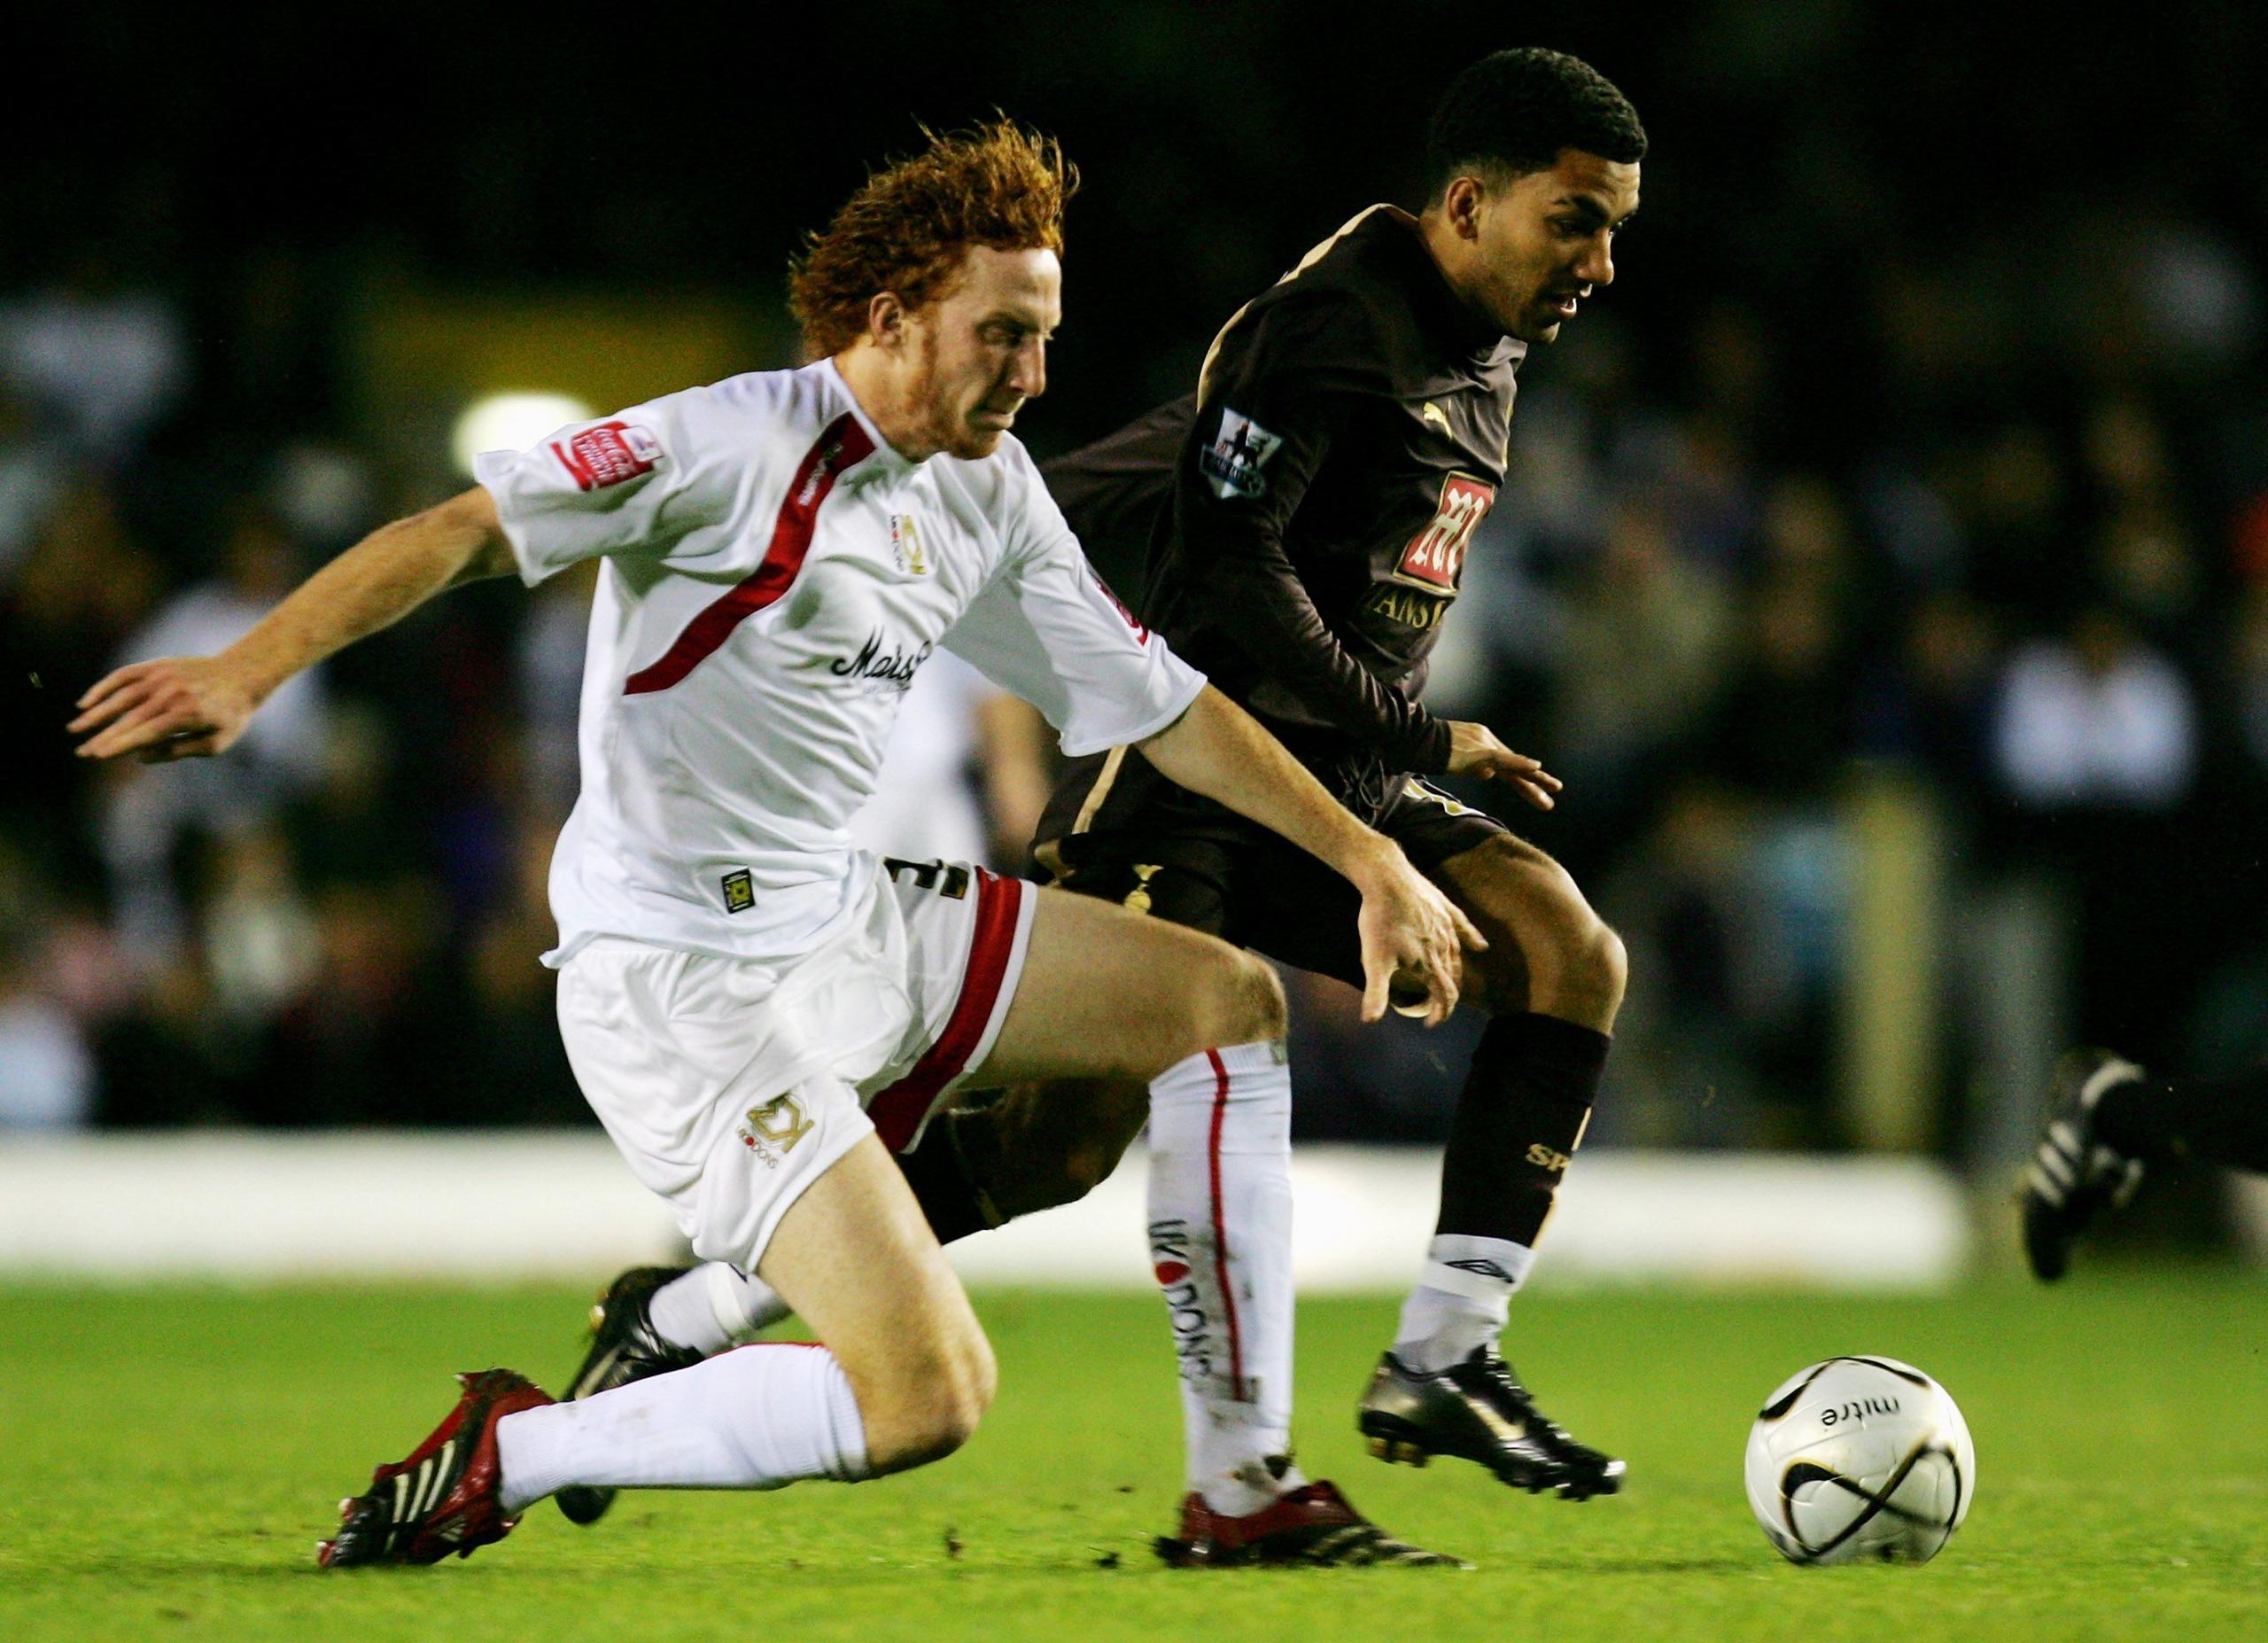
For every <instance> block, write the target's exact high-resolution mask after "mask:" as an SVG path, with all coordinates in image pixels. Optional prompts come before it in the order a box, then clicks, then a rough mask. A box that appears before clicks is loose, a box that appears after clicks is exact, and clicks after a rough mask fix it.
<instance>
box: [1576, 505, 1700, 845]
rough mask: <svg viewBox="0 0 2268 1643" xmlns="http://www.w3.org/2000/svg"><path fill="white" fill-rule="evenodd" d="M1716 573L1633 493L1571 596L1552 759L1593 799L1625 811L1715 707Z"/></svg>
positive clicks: (1584, 797)
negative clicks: (1696, 560) (1683, 552)
mask: <svg viewBox="0 0 2268 1643" xmlns="http://www.w3.org/2000/svg"><path fill="white" fill-rule="evenodd" d="M1731 614H1732V612H1731V609H1730V606H1729V603H1728V600H1727V598H1726V596H1725V594H1724V591H1723V589H1722V588H1721V587H1720V581H1719V578H1718V576H1717V574H1716V573H1715V572H1712V571H1709V570H1705V569H1703V568H1701V567H1700V566H1697V565H1695V564H1693V563H1691V562H1690V561H1689V560H1687V559H1685V558H1683V557H1681V556H1680V555H1679V553H1678V551H1677V549H1676V545H1675V543H1674V541H1673V539H1672V538H1671V535H1670V532H1669V524H1668V521H1667V519H1666V518H1665V517H1664V515H1663V513H1662V511H1661V510H1660V509H1659V508H1658V506H1655V505H1653V504H1651V503H1650V502H1643V501H1637V500H1632V501H1626V502H1622V503H1621V504H1619V506H1617V507H1616V508H1615V509H1614V510H1612V512H1611V513H1610V514H1609V515H1608V517H1607V524H1606V539H1605V541H1604V545H1603V546H1602V548H1601V549H1600V551H1599V555H1598V557H1597V559H1596V562H1595V563H1594V564H1593V565H1591V566H1590V567H1589V569H1588V572H1587V573H1586V574H1585V575H1584V576H1583V577H1582V579H1581V581H1580V582H1579V583H1578V584H1577V586H1576V588H1575V589H1574V591H1573V595H1572V596H1571V597H1570V598H1569V600H1568V603H1567V616H1566V627H1565V650H1564V652H1563V656H1562V664H1561V665H1562V672H1561V674H1560V678H1559V681H1558V682H1559V690H1558V707H1557V717H1556V720H1555V723H1554V727H1553V735H1552V746H1553V750H1554V751H1553V758H1554V760H1555V763H1556V766H1557V770H1558V773H1559V775H1561V776H1562V778H1563V779H1564V780H1565V781H1567V782H1569V783H1572V784H1573V787H1574V790H1575V791H1576V792H1577V793H1579V794H1580V795H1581V802H1582V803H1583V804H1584V805H1585V806H1586V807H1594V806H1595V807H1597V808H1598V809H1600V810H1603V811H1604V813H1605V814H1608V815H1612V816H1627V815H1628V814H1631V813H1632V812H1633V811H1634V810H1635V807H1636V806H1638V804H1639V803H1641V802H1642V800H1643V796H1644V792H1645V788H1644V784H1645V783H1647V782H1648V781H1649V780H1651V779H1652V778H1653V777H1655V776H1657V775H1659V773H1660V772H1661V769H1662V767H1663V765H1664V761H1665V760H1666V759H1669V758H1671V757H1672V756H1673V754H1674V752H1675V751H1676V750H1677V749H1678V747H1679V745H1680V744H1682V742H1683V740H1684V739H1685V738H1686V737H1687V736H1689V734H1690V733H1691V732H1692V730H1693V729H1694V728H1695V727H1696V726H1697V724H1698V723H1700V722H1701V721H1702V720H1703V719H1704V718H1705V715H1706V714H1707V713H1708V712H1709V709H1710V705H1711V703H1712V701H1713V697H1714V695H1715V692H1716V689H1717V688H1718V678H1719V666H1720V662H1721V660H1722V658H1723V656H1724V653H1725V650H1726V648H1727V644H1728V639H1729V636H1730V627H1729V625H1730V619H1731Z"/></svg>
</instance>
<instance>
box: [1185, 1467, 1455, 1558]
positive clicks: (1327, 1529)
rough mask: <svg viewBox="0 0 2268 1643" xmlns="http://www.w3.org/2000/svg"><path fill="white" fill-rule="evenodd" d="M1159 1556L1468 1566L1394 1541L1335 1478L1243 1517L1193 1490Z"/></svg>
mask: <svg viewBox="0 0 2268 1643" xmlns="http://www.w3.org/2000/svg"><path fill="white" fill-rule="evenodd" d="M1154 1544H1155V1546H1156V1548H1157V1553H1158V1555H1159V1556H1160V1557H1161V1558H1163V1559H1165V1561H1167V1562H1169V1563H1170V1564H1172V1565H1173V1566H1174V1567H1175V1568H1176V1569H1199V1568H1207V1567H1214V1568H1233V1567H1237V1566H1239V1565H1242V1566H1251V1565H1258V1564H1275V1565H1278V1566H1281V1565H1285V1564H1293V1563H1307V1564H1330V1565H1357V1564H1365V1563H1400V1564H1403V1565H1405V1566H1408V1567H1411V1568H1428V1569H1470V1568H1472V1565H1471V1564H1470V1563H1466V1562H1463V1561H1459V1560H1458V1559H1456V1558H1453V1557H1447V1556H1444V1555H1443V1554H1442V1553H1439V1552H1428V1551H1426V1550H1425V1549H1424V1548H1423V1547H1421V1546H1411V1545H1410V1543H1409V1542H1408V1541H1406V1540H1396V1539H1395V1538H1394V1537H1393V1536H1392V1535H1389V1534H1387V1533H1386V1530H1383V1529H1380V1528H1379V1526H1378V1525H1377V1524H1376V1523H1373V1522H1371V1521H1370V1520H1369V1519H1368V1518H1366V1517H1364V1516H1363V1515H1362V1514H1361V1513H1359V1512H1357V1511H1355V1508H1354V1507H1351V1506H1349V1505H1348V1504H1347V1497H1346V1496H1344V1495H1342V1494H1340V1492H1339V1486H1338V1485H1337V1484H1336V1483H1324V1482H1322V1481H1320V1480H1318V1481H1317V1482H1315V1483H1308V1484H1304V1485H1302V1486H1301V1487H1300V1488H1298V1489H1294V1490H1293V1491H1290V1492H1289V1493H1288V1494H1285V1495H1283V1496H1280V1497H1279V1498H1278V1499H1276V1500H1275V1501H1274V1502H1273V1503H1271V1504H1270V1505H1268V1506H1265V1507H1262V1508H1261V1509H1260V1510H1259V1511H1257V1512H1254V1513H1251V1514H1249V1515H1247V1516H1244V1517H1228V1516H1224V1515H1222V1514H1221V1513H1218V1512H1216V1511H1214V1510H1213V1509H1212V1507H1208V1506H1207V1505H1206V1504H1205V1497H1204V1496H1202V1495H1200V1494H1198V1493H1196V1492H1195V1491H1191V1493H1190V1494H1189V1495H1188V1496H1187V1497H1186V1498H1185V1499H1184V1500H1183V1501H1182V1503H1181V1537H1180V1538H1179V1539H1175V1538H1172V1537H1170V1536H1166V1535H1161V1536H1159V1537H1158V1538H1157V1540H1156V1542H1155V1543H1154Z"/></svg>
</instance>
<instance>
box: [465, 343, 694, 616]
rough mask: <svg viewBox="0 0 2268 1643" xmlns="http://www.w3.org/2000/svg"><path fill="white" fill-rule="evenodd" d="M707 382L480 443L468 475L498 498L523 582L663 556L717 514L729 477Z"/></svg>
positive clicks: (532, 584)
mask: <svg viewBox="0 0 2268 1643" xmlns="http://www.w3.org/2000/svg"><path fill="white" fill-rule="evenodd" d="M712 399H713V395H712V392H711V390H710V389H708V388H688V389H687V390H685V391H684V392H683V393H671V394H665V395H664V396H663V397H662V398H660V399H657V400H649V401H647V402H646V403H645V404H643V405H635V406H633V407H631V408H630V409H628V410H625V411H623V412H620V413H619V414H617V415H616V416H613V417H607V418H605V419H604V420H602V421H598V422H586V423H571V424H569V425H567V426H566V427H564V428H562V429H560V430H559V431H558V432H555V433H553V434H551V435H549V436H548V438H546V439H544V440H541V441H540V442H539V443H538V444H536V445H534V446H532V447H531V448H529V449H527V450H524V451H487V452H484V453H483V454H482V455H480V456H477V457H475V458H474V459H473V477H474V478H475V479H478V481H479V482H480V483H481V485H482V486H483V487H485V488H486V489H487V491H488V493H489V494H490V495H491V496H493V497H494V498H495V501H496V513H497V517H498V518H499V519H500V520H501V522H502V524H503V527H504V536H505V539H506V541H509V543H510V544H511V549H512V557H514V558H515V559H516V560H517V561H518V563H519V567H520V577H521V580H524V581H525V582H526V583H527V584H528V585H529V586H530V587H533V586H534V585H535V584H536V583H538V582H540V581H541V580H544V579H545V578H546V577H548V576H550V575H552V574H553V573H555V572H559V571H563V570H565V569H566V568H567V567H568V566H569V565H574V564H576V563H578V562H579V561H581V560H584V559H591V558H596V557H600V556H602V555H605V554H634V555H639V556H641V557H652V558H656V559H660V558H666V557H669V554H670V552H671V550H672V549H674V548H675V547H676V546H677V545H678V544H679V543H680V541H683V540H684V539H685V537H686V536H687V534H688V533H691V532H693V531H695V530H696V529H698V528H700V527H701V526H707V525H714V524H717V523H718V522H720V521H721V520H722V519H723V518H724V517H725V515H726V512H727V510H729V508H730V506H731V500H732V497H733V495H734V490H735V481H734V475H733V473H732V472H731V471H730V465H729V463H728V462H727V461H726V459H725V451H726V448H727V446H726V441H724V440H716V439H713V438H711V439H709V440H703V433H704V432H706V431H707V428H708V425H709V424H711V422H712V421H713V420H714V418H715V417H717V415H718V412H717V410H716V409H715V408H714V406H713V404H712Z"/></svg>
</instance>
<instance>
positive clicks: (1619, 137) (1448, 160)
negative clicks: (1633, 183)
mask: <svg viewBox="0 0 2268 1643" xmlns="http://www.w3.org/2000/svg"><path fill="white" fill-rule="evenodd" d="M1570 148H1573V149H1580V150H1581V151H1582V152H1584V153H1586V154H1596V155H1597V156H1598V157H1599V158H1600V159H1601V160H1619V161H1621V162H1623V163H1624V164H1627V165H1635V164H1636V163H1637V162H1638V161H1639V160H1643V159H1644V158H1645V155H1646V128H1644V127H1643V126H1642V125H1640V124H1639V123H1638V111H1637V110H1636V109H1635V108H1633V107H1631V106H1630V99H1629V98H1628V97H1624V96H1623V95H1622V93H1621V92H1619V91H1618V90H1615V89H1614V86H1613V83H1612V82H1610V81H1609V80H1608V79H1607V77H1606V76H1605V75H1604V74H1600V73H1599V72H1598V70H1596V68H1593V67H1592V66H1590V65H1589V64H1588V63H1586V62H1584V61H1583V60H1582V59H1581V58H1575V57H1569V56H1568V55H1567V54H1566V53H1565V51H1545V50H1543V49H1542V47H1540V46H1526V47H1522V48H1520V49H1518V50H1517V51H1496V52H1492V53H1490V54H1489V55H1488V56H1487V57H1484V58H1481V59H1480V61H1479V62H1477V63H1475V64H1473V65H1472V66H1471V67H1470V68H1468V69H1466V70H1465V71H1464V73H1463V74H1459V75H1458V76H1457V77H1456V79H1455V80H1453V81H1451V82H1449V90H1446V91H1444V92H1442V93H1441V101H1440V102H1439V103H1436V104H1435V105H1433V121H1432V123H1431V124H1430V125H1429V126H1428V127H1427V128H1426V132H1425V192H1426V197H1427V198H1428V199H1440V198H1441V193H1442V191H1443V190H1445V189H1447V188H1448V187H1449V184H1450V183H1451V182H1453V181H1454V180H1455V179H1456V178H1457V177H1459V176H1462V175H1467V174H1469V173H1471V172H1472V171H1473V170H1475V169H1476V168H1481V167H1485V168H1487V169H1489V170H1492V171H1497V172H1502V173H1509V174H1510V175H1513V176H1522V175H1526V174H1527V173H1528V172H1531V171H1548V170H1550V168H1551V167H1552V166H1553V165H1555V164H1556V163H1557V161H1558V159H1559V154H1560V151H1561V150H1563V149H1570Z"/></svg>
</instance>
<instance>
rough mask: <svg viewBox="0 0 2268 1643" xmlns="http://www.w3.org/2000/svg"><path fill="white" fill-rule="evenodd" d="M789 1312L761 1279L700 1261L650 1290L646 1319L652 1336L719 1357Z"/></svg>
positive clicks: (724, 1264)
mask: <svg viewBox="0 0 2268 1643" xmlns="http://www.w3.org/2000/svg"><path fill="white" fill-rule="evenodd" d="M789 1310H790V1309H789V1307H788V1303H787V1302H785V1301H783V1300H781V1298H780V1291H779V1290H777V1289H773V1287H772V1286H771V1285H770V1284H768V1283H766V1282H765V1281H764V1280H763V1279H761V1278H757V1277H754V1276H752V1275H751V1274H750V1273H744V1272H742V1271H741V1269H740V1268H739V1267H737V1266H734V1265H731V1264H730V1263H729V1262H726V1261H704V1262H703V1263H702V1264H701V1265H698V1266H696V1267H695V1268H693V1270H692V1271H690V1272H688V1273H685V1274H683V1275H682V1276H681V1277H677V1278H672V1280H670V1281H669V1282H667V1283H665V1284H664V1285H663V1286H662V1287H661V1288H660V1289H656V1290H655V1291H654V1298H653V1299H652V1300H651V1301H650V1302H649V1303H648V1304H647V1307H646V1315H647V1317H648V1318H649V1319H650V1320H652V1322H653V1325H654V1333H655V1334H656V1335H659V1336H661V1337H662V1339H663V1340H664V1341H666V1342H668V1343H670V1344H671V1345H672V1346H681V1347H684V1348H685V1349H686V1350H687V1351H695V1352H704V1353H706V1352H721V1351H724V1350H725V1349H726V1347H727V1346H730V1345H731V1344H732V1343H734V1341H736V1340H738V1339H739V1338H740V1337H741V1336H742V1335H753V1334H755V1333H756V1331H757V1330H758V1329H768V1328H771V1327H772V1326H773V1324H776V1323H778V1322H779V1321H780V1320H781V1319H782V1318H785V1317H786V1316H787V1315H788V1312H789Z"/></svg>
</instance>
